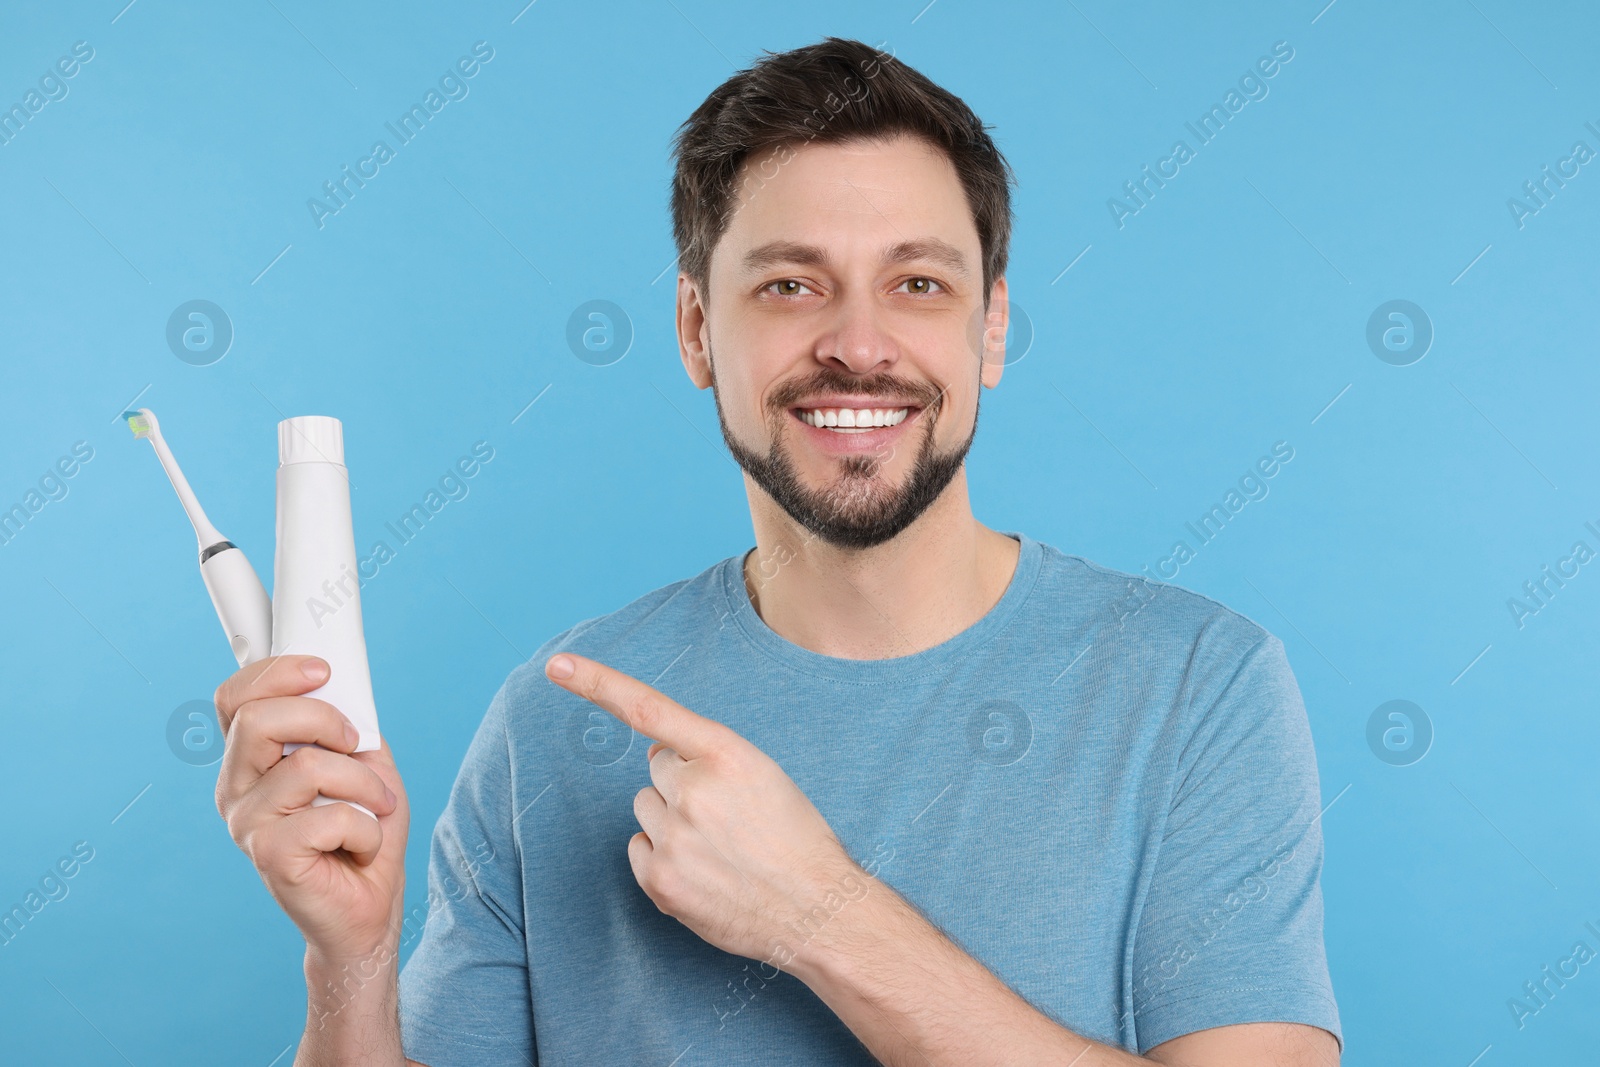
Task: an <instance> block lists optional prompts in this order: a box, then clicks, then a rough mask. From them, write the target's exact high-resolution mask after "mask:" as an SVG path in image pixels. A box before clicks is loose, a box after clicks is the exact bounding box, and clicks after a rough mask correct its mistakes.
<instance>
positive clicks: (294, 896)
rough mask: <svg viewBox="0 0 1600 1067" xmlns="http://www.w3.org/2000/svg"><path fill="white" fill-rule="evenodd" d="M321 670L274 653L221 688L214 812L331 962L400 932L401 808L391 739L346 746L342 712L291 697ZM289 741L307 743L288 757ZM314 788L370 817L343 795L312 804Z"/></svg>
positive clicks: (349, 734) (404, 812)
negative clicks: (367, 746)
mask: <svg viewBox="0 0 1600 1067" xmlns="http://www.w3.org/2000/svg"><path fill="white" fill-rule="evenodd" d="M327 677H328V665H327V663H326V662H324V661H323V660H321V659H318V658H317V657H315V656H276V657H272V658H269V659H264V660H261V661H260V662H258V663H252V664H250V665H249V666H247V667H241V668H239V670H238V671H236V672H235V673H234V675H233V676H232V677H231V678H229V679H228V680H227V681H225V682H223V683H222V685H221V686H220V687H218V689H217V693H216V706H217V721H218V723H219V724H220V725H221V727H222V733H223V737H224V738H225V739H226V746H227V747H226V748H225V749H224V750H223V756H222V768H221V770H220V772H219V773H218V775H217V811H218V812H219V813H220V814H221V815H222V817H223V818H224V819H225V820H227V823H228V832H229V833H230V834H231V835H232V836H233V840H234V842H235V843H236V844H237V845H238V846H239V848H240V849H241V850H242V851H243V852H244V853H245V855H247V856H249V857H250V862H251V863H253V864H254V865H255V867H256V870H257V871H258V872H260V874H261V880H262V881H263V882H265V883H266V886H267V889H268V891H269V892H271V893H272V896H273V898H274V899H276V900H277V902H278V905H279V906H280V907H281V908H283V910H284V912H285V913H287V914H288V916H289V918H290V919H291V920H292V921H293V922H294V924H295V925H296V926H297V927H299V928H300V932H301V933H302V934H304V935H305V939H306V947H307V949H308V951H310V952H312V953H315V954H317V955H319V956H321V957H322V958H324V959H327V960H329V961H331V962H332V963H334V964H335V966H337V965H340V964H344V963H347V962H351V961H360V960H364V959H366V957H368V956H369V955H370V954H371V953H372V952H373V951H374V949H376V948H377V947H378V946H379V945H380V944H383V943H384V942H385V941H388V940H395V939H397V937H398V933H397V931H396V930H395V916H396V915H397V914H398V912H399V909H400V900H401V895H402V892H403V888H404V885H405V857H406V829H407V823H408V821H409V819H410V810H409V808H408V807H407V806H406V799H405V786H404V785H403V784H402V783H401V781H400V772H399V771H398V770H396V768H395V765H394V757H393V756H392V755H391V754H390V752H389V746H388V744H387V743H385V744H384V745H383V747H382V748H379V749H377V750H375V751H371V752H354V751H353V749H354V748H355V746H356V741H357V738H356V734H355V729H354V727H351V726H350V724H349V722H348V721H347V720H346V719H345V717H344V716H343V715H342V714H340V712H339V710H338V709H337V708H335V707H334V706H333V705H332V704H329V703H328V702H327V701H325V700H320V699H318V698H316V697H307V696H301V695H300V694H302V693H306V692H309V691H311V690H313V689H316V688H317V687H318V686H319V685H321V684H322V683H323V682H324V681H326V679H327ZM347 728H348V730H347ZM291 741H297V742H307V743H314V744H308V747H306V748H301V749H296V750H295V751H294V752H292V753H290V754H289V755H287V756H285V755H284V754H283V746H284V744H285V743H286V742H291ZM318 746H321V747H318ZM318 792H321V793H322V794H323V795H324V796H329V797H338V798H340V799H344V800H354V801H356V802H357V803H359V804H362V805H364V806H365V807H367V808H368V809H370V810H371V811H373V812H374V813H375V814H377V816H378V819H377V820H376V821H374V820H373V819H371V818H369V817H368V816H366V815H364V814H362V813H361V812H359V811H357V810H356V809H355V808H352V807H350V806H349V805H348V804H326V805H322V806H319V807H313V806H312V804H311V799H312V798H313V797H315V796H316V795H317V793H318Z"/></svg>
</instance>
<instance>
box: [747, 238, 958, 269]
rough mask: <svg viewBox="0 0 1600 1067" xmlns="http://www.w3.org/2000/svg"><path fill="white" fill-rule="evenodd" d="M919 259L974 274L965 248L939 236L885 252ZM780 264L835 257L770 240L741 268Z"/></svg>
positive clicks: (824, 262)
mask: <svg viewBox="0 0 1600 1067" xmlns="http://www.w3.org/2000/svg"><path fill="white" fill-rule="evenodd" d="M917 260H928V261H931V262H933V263H937V264H939V265H940V266H942V267H944V268H945V269H947V270H949V271H952V272H953V273H956V274H959V275H961V276H962V277H963V278H965V277H970V276H971V273H972V271H971V268H970V267H968V266H967V258H966V257H965V256H963V255H962V254H961V250H960V249H958V248H957V247H956V246H955V245H953V244H951V243H950V242H948V241H944V240H941V239H939V238H937V237H919V238H915V239H913V240H909V241H900V242H899V243H897V244H893V245H890V246H889V247H888V248H887V249H885V250H884V253H883V262H885V263H913V262H916V261H917ZM780 263H794V264H798V265H800V266H807V267H826V266H828V265H830V264H831V263H832V259H831V258H830V257H829V256H828V251H827V249H825V248H821V247H819V246H817V245H810V244H805V243H804V242H801V241H769V242H767V243H766V244H764V245H758V246H757V247H755V248H752V249H751V250H750V251H749V252H747V253H745V256H744V259H743V260H742V261H741V264H740V270H741V272H742V273H744V274H756V273H758V272H760V271H763V270H765V269H766V268H768V267H772V266H776V265H777V264H780Z"/></svg>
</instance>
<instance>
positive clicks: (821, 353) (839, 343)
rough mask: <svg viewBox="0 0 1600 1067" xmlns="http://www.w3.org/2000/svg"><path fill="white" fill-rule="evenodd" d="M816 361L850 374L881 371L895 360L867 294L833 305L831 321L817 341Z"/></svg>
mask: <svg viewBox="0 0 1600 1067" xmlns="http://www.w3.org/2000/svg"><path fill="white" fill-rule="evenodd" d="M816 355H817V360H818V362H821V363H826V364H828V365H829V366H831V367H835V368H837V369H839V370H846V371H849V372H851V373H854V374H869V373H872V372H874V371H884V370H888V369H889V368H890V367H893V366H894V365H895V363H897V362H898V361H899V358H900V350H899V346H898V345H897V344H896V343H895V339H894V337H893V335H892V334H891V333H890V332H889V329H888V324H887V322H886V321H885V316H884V313H883V309H881V308H879V307H878V306H877V305H876V304H875V303H874V301H873V300H872V299H871V295H870V294H866V293H858V294H857V295H854V296H849V297H846V298H844V299H842V300H840V301H839V302H838V303H836V304H835V305H834V309H833V319H832V321H831V322H830V323H829V324H828V326H827V327H826V329H825V330H824V332H823V334H822V336H821V337H819V338H818V339H817V350H816Z"/></svg>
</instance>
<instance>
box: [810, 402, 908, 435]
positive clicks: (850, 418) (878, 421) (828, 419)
mask: <svg viewBox="0 0 1600 1067" xmlns="http://www.w3.org/2000/svg"><path fill="white" fill-rule="evenodd" d="M908 414H910V409H909V408H803V409H801V411H800V418H802V419H803V420H805V422H806V423H807V424H808V425H811V426H818V427H823V426H826V427H828V428H830V429H833V430H836V431H838V432H840V433H860V432H861V431H863V430H868V429H872V428H874V427H877V426H895V425H898V424H899V423H901V422H903V421H904V420H905V418H906V416H907V415H908Z"/></svg>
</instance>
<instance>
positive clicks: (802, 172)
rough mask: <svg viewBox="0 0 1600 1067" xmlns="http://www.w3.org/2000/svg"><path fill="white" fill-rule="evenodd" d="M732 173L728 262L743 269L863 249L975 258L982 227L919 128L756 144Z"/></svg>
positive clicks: (962, 270)
mask: <svg viewBox="0 0 1600 1067" xmlns="http://www.w3.org/2000/svg"><path fill="white" fill-rule="evenodd" d="M745 166H746V167H750V168H753V169H752V170H751V171H750V172H749V173H747V175H746V176H745V178H744V179H743V180H741V181H740V182H738V183H736V185H735V194H736V202H735V204H734V205H733V213H732V215H731V217H730V218H729V222H728V226H727V228H726V229H725V230H724V232H723V235H722V236H723V240H722V241H720V242H719V245H720V246H721V247H720V248H719V250H718V251H719V252H720V253H723V254H724V260H723V262H724V263H725V264H727V266H728V267H730V268H732V269H733V270H735V271H737V272H739V273H740V274H745V273H752V272H756V271H759V270H761V269H763V268H765V267H769V266H772V265H775V264H777V263H795V264H806V265H822V266H828V265H832V264H833V262H834V259H835V257H837V256H839V255H844V254H849V255H851V256H852V257H853V256H854V255H856V254H857V253H859V252H864V253H865V254H867V255H869V256H871V257H872V258H874V259H875V260H877V261H880V262H884V263H897V262H912V261H918V260H925V261H931V262H933V263H936V264H938V265H939V266H941V267H943V268H944V269H946V270H949V271H951V272H953V273H958V274H970V273H971V272H972V270H973V269H974V268H975V267H976V265H977V261H976V259H975V258H974V256H975V255H976V246H977V244H978V235H977V230H976V228H975V226H974V224H973V221H972V216H971V211H970V209H969V208H968V205H967V199H966V194H965V191H964V189H963V188H962V186H961V183H960V180H959V178H958V177H957V176H956V173H955V168H954V167H953V166H952V165H951V163H950V161H949V159H948V158H947V157H946V156H945V155H944V154H943V153H942V152H941V151H940V150H939V149H937V148H936V147H934V146H932V145H930V144H928V143H927V142H925V141H922V140H920V139H917V138H911V137H900V138H895V139H892V140H888V141H875V142H859V141H849V142H840V143H828V144H818V145H807V146H804V147H803V148H800V149H795V150H793V154H792V156H791V155H790V154H788V153H787V152H786V151H784V150H778V151H776V152H775V153H774V152H770V151H769V152H761V153H755V154H753V155H752V156H750V157H748V158H747V159H746V161H745Z"/></svg>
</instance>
